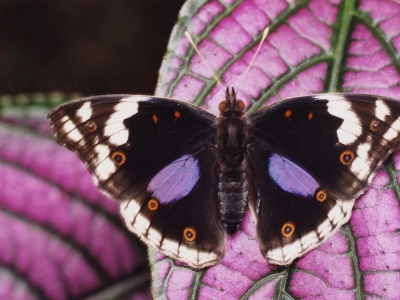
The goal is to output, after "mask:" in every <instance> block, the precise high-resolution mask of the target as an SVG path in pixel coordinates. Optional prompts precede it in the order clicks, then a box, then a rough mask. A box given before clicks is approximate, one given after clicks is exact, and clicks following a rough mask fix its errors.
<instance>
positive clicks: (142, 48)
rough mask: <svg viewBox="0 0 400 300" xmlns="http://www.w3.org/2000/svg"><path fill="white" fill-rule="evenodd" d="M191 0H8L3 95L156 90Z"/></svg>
mask: <svg viewBox="0 0 400 300" xmlns="http://www.w3.org/2000/svg"><path fill="white" fill-rule="evenodd" d="M183 3H184V1H183V0H109V1H105V0H41V1H38V0H36V1H34V0H0V95H3V94H10V95H14V94H18V93H33V92H50V91H60V92H67V93H71V92H78V93H81V94H84V95H95V94H119V93H128V94H137V93H139V94H152V93H153V91H154V89H155V86H156V83H157V75H158V69H159V67H160V65H161V61H162V58H163V55H164V53H165V51H166V47H167V43H168V39H169V36H170V34H171V31H172V27H173V25H174V23H175V22H176V20H177V17H178V13H179V10H180V8H181V6H182V5H183Z"/></svg>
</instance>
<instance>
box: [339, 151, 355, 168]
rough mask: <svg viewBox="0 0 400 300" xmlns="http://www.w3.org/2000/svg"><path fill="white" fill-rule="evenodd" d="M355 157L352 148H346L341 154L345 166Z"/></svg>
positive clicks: (341, 160)
mask: <svg viewBox="0 0 400 300" xmlns="http://www.w3.org/2000/svg"><path fill="white" fill-rule="evenodd" d="M353 159H354V152H353V151H352V150H346V151H343V152H342V154H340V162H341V163H342V164H343V165H345V166H348V165H350V164H351V162H352V161H353Z"/></svg>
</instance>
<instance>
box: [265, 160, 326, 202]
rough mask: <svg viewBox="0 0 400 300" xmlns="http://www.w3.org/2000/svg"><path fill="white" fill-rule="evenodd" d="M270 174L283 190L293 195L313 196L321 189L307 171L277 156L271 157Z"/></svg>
mask: <svg viewBox="0 0 400 300" xmlns="http://www.w3.org/2000/svg"><path fill="white" fill-rule="evenodd" d="M268 172H269V175H271V177H272V179H273V180H274V181H275V182H276V183H277V184H278V185H279V186H280V187H281V188H282V189H283V190H285V191H286V192H289V193H292V194H296V195H300V196H303V197H307V196H313V195H314V192H315V191H316V189H318V188H319V184H318V183H317V182H316V181H315V180H314V179H313V178H312V177H311V176H310V175H309V174H308V173H307V172H306V171H304V170H303V169H302V168H300V167H299V166H298V165H296V164H294V163H292V162H291V161H289V160H287V159H286V158H284V157H282V156H279V155H277V154H273V155H272V156H271V157H270V159H269V165H268Z"/></svg>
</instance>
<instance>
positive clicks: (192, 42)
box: [185, 30, 225, 89]
mask: <svg viewBox="0 0 400 300" xmlns="http://www.w3.org/2000/svg"><path fill="white" fill-rule="evenodd" d="M185 35H186V37H187V39H188V40H189V42H190V44H192V46H193V48H194V50H196V52H197V54H198V55H199V56H200V58H201V59H202V60H203V62H204V63H205V64H206V66H207V68H208V69H209V70H210V71H211V73H212V75H213V76H214V78H215V80H216V81H217V82H218V83H219V85H220V86H221V87H222V89H225V87H224V86H223V85H222V83H221V82H220V81H219V79H218V77H217V75H215V73H214V71H213V69H211V67H210V66H209V65H208V63H207V61H206V60H205V58H204V57H203V55H201V53H200V51H199V49H197V47H196V44H195V43H194V41H193V39H192V36H191V35H190V33H189V31H187V30H186V31H185Z"/></svg>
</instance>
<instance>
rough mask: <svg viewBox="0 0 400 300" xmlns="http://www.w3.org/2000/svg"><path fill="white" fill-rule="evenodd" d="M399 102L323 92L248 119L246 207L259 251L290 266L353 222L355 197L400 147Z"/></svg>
mask: <svg viewBox="0 0 400 300" xmlns="http://www.w3.org/2000/svg"><path fill="white" fill-rule="evenodd" d="M399 116H400V105H399V103H398V102H397V101H395V100H393V99H388V98H382V97H381V98H378V97H375V96H369V95H342V94H326V95H324V94H322V95H315V96H307V97H299V98H293V99H290V100H286V101H282V102H279V103H276V104H274V105H271V106H269V107H266V108H264V109H262V110H260V111H258V112H256V113H255V114H254V115H252V116H250V121H251V126H250V128H249V129H250V130H249V131H250V134H249V136H250V137H249V151H248V171H247V178H248V182H249V186H250V188H249V189H250V197H249V205H250V207H251V208H252V211H253V212H254V215H255V216H256V219H257V233H258V238H259V240H260V247H261V250H262V252H263V253H264V254H265V255H266V258H267V260H269V261H270V262H273V263H276V264H281V265H287V264H290V263H291V262H292V261H293V260H294V259H295V258H296V257H299V256H301V255H303V254H304V253H306V252H308V251H309V250H311V249H313V248H315V247H317V246H318V245H319V244H321V243H322V242H323V241H325V240H326V239H327V238H328V237H329V236H331V235H332V234H333V233H334V232H335V231H337V229H339V228H340V226H341V225H342V224H344V223H345V222H347V221H348V219H349V218H350V215H351V210H352V207H353V204H354V200H355V198H356V197H357V196H359V195H360V194H361V193H363V192H364V191H365V189H366V188H367V187H368V185H369V183H370V182H371V180H372V178H373V176H374V174H375V173H376V172H377V170H378V169H379V167H380V166H381V165H382V163H383V161H384V160H385V159H386V158H387V157H388V155H389V154H390V153H392V152H393V151H394V150H395V149H397V148H398V147H399V143H400V138H399V132H400V126H399V125H400V124H399Z"/></svg>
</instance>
